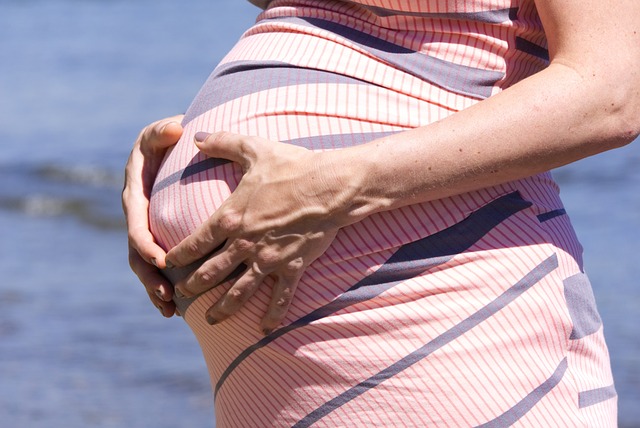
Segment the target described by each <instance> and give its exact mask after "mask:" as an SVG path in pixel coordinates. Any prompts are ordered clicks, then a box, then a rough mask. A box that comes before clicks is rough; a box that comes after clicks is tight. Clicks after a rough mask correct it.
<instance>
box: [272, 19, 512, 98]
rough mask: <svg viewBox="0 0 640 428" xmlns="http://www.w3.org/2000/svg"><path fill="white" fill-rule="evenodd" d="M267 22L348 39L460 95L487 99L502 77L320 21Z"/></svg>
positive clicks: (379, 56) (396, 65)
mask: <svg viewBox="0 0 640 428" xmlns="http://www.w3.org/2000/svg"><path fill="white" fill-rule="evenodd" d="M269 20H270V21H274V22H287V23H293V24H297V25H302V26H307V27H314V28H321V29H323V30H326V31H329V32H331V33H333V34H336V35H339V36H341V37H344V38H345V39H348V40H349V41H351V42H353V43H355V44H356V45H358V46H360V47H361V48H363V49H365V50H367V51H368V52H370V53H371V54H372V55H374V56H376V57H378V58H380V59H382V60H383V61H385V62H387V63H389V64H392V65H393V66H394V67H396V68H398V69H399V70H402V71H404V72H406V73H409V74H411V75H413V76H416V77H418V78H419V79H422V80H426V81H428V82H431V83H433V84H434V85H437V86H439V87H441V88H445V89H447V90H449V91H452V92H455V93H457V94H461V95H467V96H471V97H474V98H481V99H484V98H488V97H489V96H490V95H491V90H492V88H493V86H494V85H495V84H496V82H497V81H499V80H500V79H502V78H503V77H504V74H503V73H502V72H499V71H491V70H483V69H479V68H474V67H468V66H465V65H461V64H455V63H452V62H448V61H444V60H441V59H439V58H435V57H431V56H428V55H425V54H424V53H421V52H416V51H413V50H411V49H408V48H405V47H403V46H400V45H396V44H393V43H390V42H387V41H385V40H382V39H379V38H377V37H373V36H371V35H370V34H367V33H363V32H361V31H357V30H354V29H353V28H351V27H347V26H345V25H341V24H337V23H335V22H331V21H325V20H323V19H317V18H296V17H282V18H270V19H269Z"/></svg>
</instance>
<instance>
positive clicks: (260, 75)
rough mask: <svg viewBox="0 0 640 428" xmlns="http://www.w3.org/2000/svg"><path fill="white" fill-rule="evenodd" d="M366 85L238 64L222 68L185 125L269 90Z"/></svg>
mask: <svg viewBox="0 0 640 428" xmlns="http://www.w3.org/2000/svg"><path fill="white" fill-rule="evenodd" d="M363 83H364V82H363V81H362V80H359V79H355V78H353V77H348V76H344V75H342V74H337V73H332V72H328V71H323V70H316V69H312V68H303V67H298V66H295V65H291V64H287V63H284V62H280V61H248V60H247V61H234V62H230V63H227V64H222V65H220V66H218V67H217V68H216V69H215V70H214V71H213V73H211V76H209V78H208V79H207V81H206V82H205V83H204V85H203V86H202V88H201V89H200V91H199V92H198V95H197V96H196V97H195V99H194V101H193V103H192V104H191V106H189V109H188V110H187V112H186V114H185V117H184V119H183V123H182V124H183V125H186V124H187V123H189V122H191V121H192V120H193V119H195V118H196V117H198V116H200V115H201V114H203V113H205V112H207V111H209V110H211V109H212V108H215V107H217V106H220V105H222V104H224V103H226V102H228V101H231V100H234V99H237V98H240V97H243V96H246V95H250V94H255V93H257V92H260V91H266V90H268V89H275V88H284V87H287V86H294V85H312V84H350V85H360V84H363Z"/></svg>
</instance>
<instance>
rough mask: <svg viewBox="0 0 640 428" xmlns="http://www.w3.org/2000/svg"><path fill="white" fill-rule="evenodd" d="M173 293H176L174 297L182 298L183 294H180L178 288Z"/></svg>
mask: <svg viewBox="0 0 640 428" xmlns="http://www.w3.org/2000/svg"><path fill="white" fill-rule="evenodd" d="M174 293H175V294H176V297H177V298H178V299H184V294H182V291H180V290H178V289H177V288H176V289H175V290H174Z"/></svg>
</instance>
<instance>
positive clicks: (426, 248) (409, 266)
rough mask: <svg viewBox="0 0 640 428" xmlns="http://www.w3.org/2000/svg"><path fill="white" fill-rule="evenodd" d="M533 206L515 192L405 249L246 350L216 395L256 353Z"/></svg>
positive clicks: (444, 258) (438, 260)
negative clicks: (243, 363) (336, 294)
mask: <svg viewBox="0 0 640 428" xmlns="http://www.w3.org/2000/svg"><path fill="white" fill-rule="evenodd" d="M530 206H531V203H530V202H528V201H525V200H524V199H522V197H521V196H520V194H519V193H518V192H513V193H510V194H507V195H505V196H502V197H501V198H499V199H496V200H495V201H492V202H491V203H489V204H487V205H485V206H484V207H482V208H480V209H478V210H477V211H475V212H473V213H471V214H470V215H469V216H468V217H467V218H465V219H464V220H462V221H461V222H459V223H457V224H455V225H453V226H451V227H449V228H447V229H445V230H443V231H440V232H438V233H435V234H433V235H430V236H427V237H426V238H422V239H420V240H418V241H414V242H411V243H409V244H406V245H403V246H402V247H400V248H399V249H398V251H396V252H395V253H394V254H393V255H392V256H391V257H390V258H389V259H388V260H387V261H386V262H385V263H384V264H383V265H382V266H381V267H380V268H379V269H378V270H377V271H375V272H374V273H372V274H371V275H369V276H366V277H365V278H363V279H362V280H360V281H359V282H357V283H356V284H355V285H353V286H352V287H351V288H349V289H348V290H347V291H345V292H344V293H343V294H342V295H341V296H340V297H338V298H337V299H335V300H334V301H332V302H330V303H328V304H326V305H324V306H322V307H320V308H318V309H316V310H314V311H313V312H311V313H309V314H307V315H306V316H304V317H302V318H300V319H298V320H296V321H294V322H293V323H291V324H289V325H287V326H284V327H281V328H279V329H278V330H276V331H274V332H273V333H271V334H270V335H269V336H266V337H264V338H263V339H261V340H260V341H258V342H257V343H256V344H254V345H252V346H250V347H249V348H247V349H245V350H244V351H243V352H242V353H241V354H240V355H238V356H237V357H236V359H235V360H234V361H232V362H231V364H229V366H228V367H227V369H226V370H225V371H224V373H222V375H221V376H220V379H219V380H218V382H217V384H216V386H215V394H217V393H218V391H219V390H220V388H221V387H222V385H223V384H224V382H225V380H226V379H227V377H228V376H229V375H230V374H231V372H233V370H235V368H236V367H238V366H239V365H240V364H241V363H242V362H243V361H244V360H245V359H246V358H248V357H249V356H250V355H251V354H252V353H253V352H255V351H257V350H259V349H260V348H263V347H265V346H267V345H268V344H269V343H271V342H273V341H274V340H276V339H277V338H279V337H281V336H284V335H285V334H287V333H289V332H291V331H293V330H295V329H297V328H300V327H304V326H306V325H308V324H309V323H311V322H313V321H316V320H318V319H321V318H324V317H327V316H329V315H331V314H333V313H335V312H337V311H339V310H342V309H345V308H347V307H348V306H351V305H353V304H356V303H359V302H363V301H366V300H370V299H373V298H374V297H376V296H378V295H379V294H381V293H383V292H385V291H386V290H389V289H390V288H392V287H394V286H396V285H397V284H399V283H401V282H403V281H406V280H407V279H410V278H414V277H416V276H418V275H421V274H422V273H424V272H425V271H427V270H429V269H431V268H433V267H435V266H438V265H440V264H443V263H446V262H447V261H448V260H450V259H451V258H453V257H454V256H455V255H456V254H459V253H462V252H464V251H466V250H468V249H469V248H470V247H471V246H472V245H474V244H475V243H476V242H478V241H479V240H480V239H481V238H482V237H483V236H484V235H486V234H487V233H488V232H489V231H491V230H492V229H493V228H494V227H496V226H498V225H499V224H500V223H502V222H503V221H504V220H506V219H507V218H509V217H510V216H512V215H513V214H515V213H517V212H519V211H521V210H523V209H525V208H528V207H530Z"/></svg>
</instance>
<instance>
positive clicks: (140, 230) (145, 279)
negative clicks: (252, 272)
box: [122, 115, 182, 317]
mask: <svg viewBox="0 0 640 428" xmlns="http://www.w3.org/2000/svg"><path fill="white" fill-rule="evenodd" d="M181 120H182V115H179V116H173V117H170V118H167V119H162V120H159V121H157V122H154V123H152V124H150V125H148V126H147V127H145V128H144V129H143V130H142V132H140V135H139V136H138V139H137V140H136V142H135V144H134V146H133V150H132V151H131V155H130V156H129V160H128V161H127V166H126V168H125V183H124V189H123V191H122V209H123V210H124V214H125V217H126V220H127V230H128V234H129V264H130V266H131V269H132V270H133V272H134V273H135V274H136V275H137V276H138V278H139V279H140V281H141V282H142V284H144V286H145V288H146V290H147V293H148V294H149V298H150V299H151V302H152V303H153V304H154V305H155V306H156V307H157V308H158V309H159V310H160V312H161V313H162V315H164V316H165V317H171V316H173V315H174V313H175V311H176V306H175V304H174V303H173V301H172V298H173V286H172V285H171V283H170V282H169V281H167V279H166V278H165V277H164V276H163V275H162V274H161V273H160V272H159V270H158V269H159V268H160V269H162V268H164V267H165V266H166V265H165V252H164V250H163V249H162V248H160V247H159V246H158V245H157V244H156V243H155V241H154V239H153V236H152V235H151V232H150V231H149V196H150V195H151V188H152V186H153V182H154V180H155V177H156V174H157V173H158V168H159V167H160V163H161V162H162V159H163V158H164V154H165V152H166V150H167V148H168V147H170V146H172V145H174V144H175V143H177V142H178V139H179V138H180V136H181V135H182V126H181V125H180V121H181Z"/></svg>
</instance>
